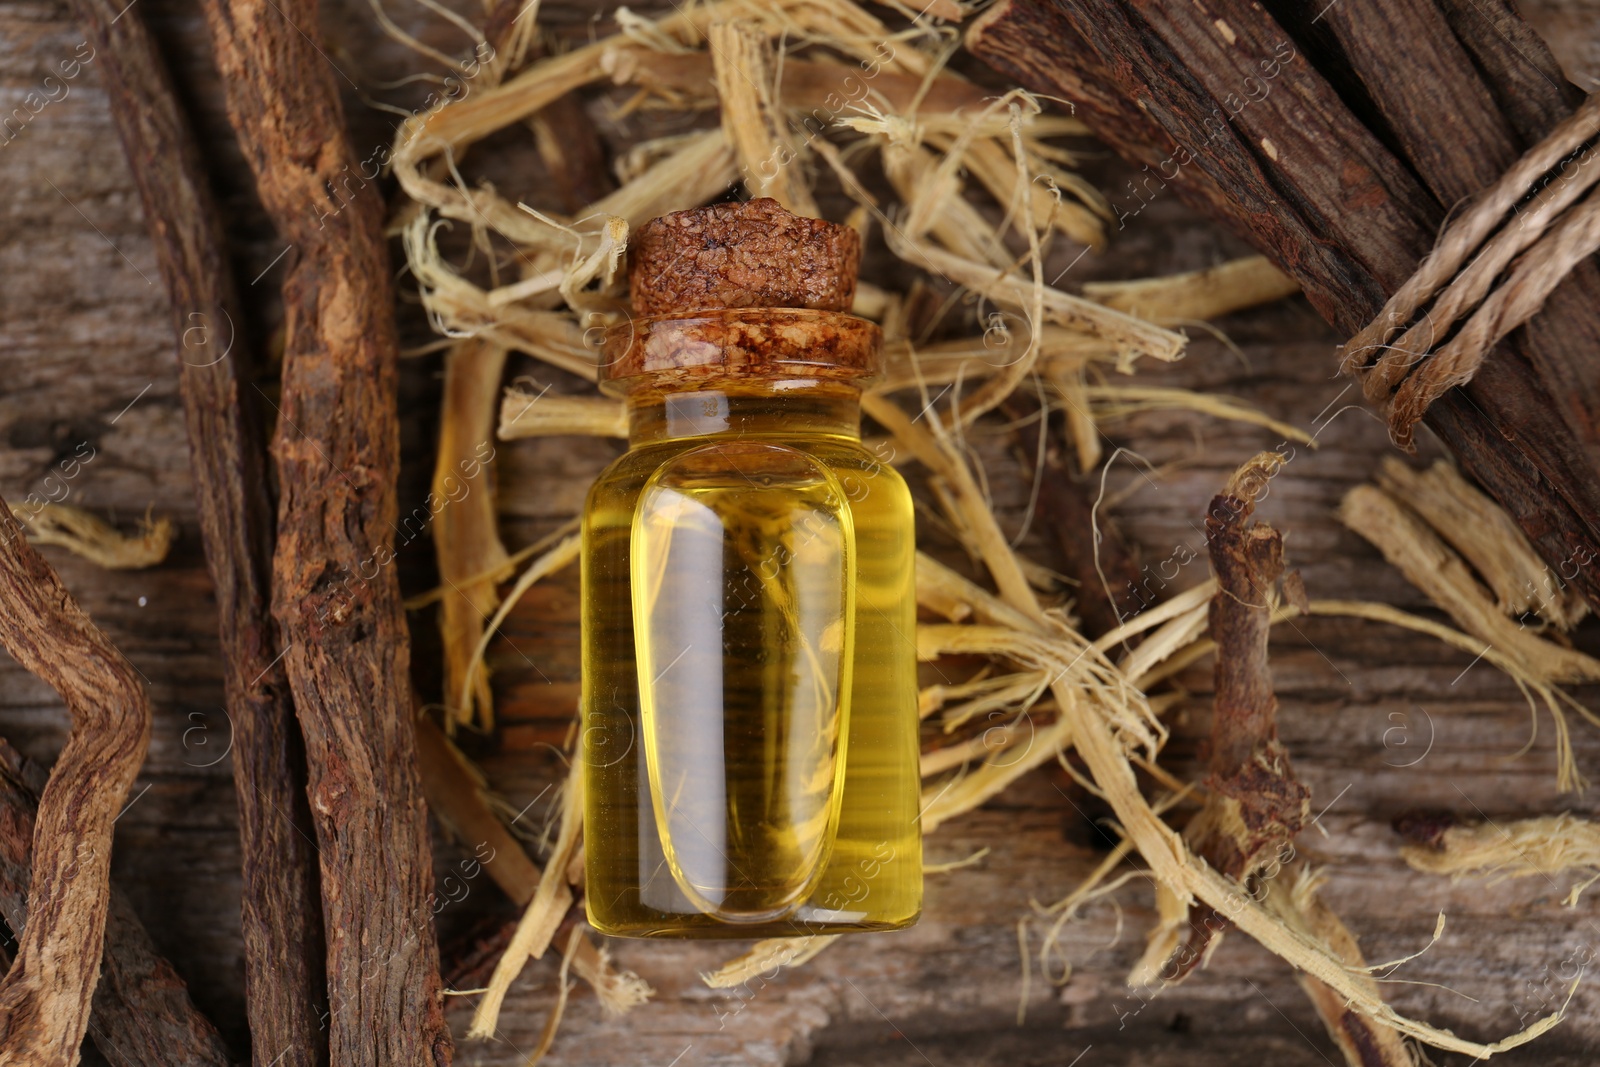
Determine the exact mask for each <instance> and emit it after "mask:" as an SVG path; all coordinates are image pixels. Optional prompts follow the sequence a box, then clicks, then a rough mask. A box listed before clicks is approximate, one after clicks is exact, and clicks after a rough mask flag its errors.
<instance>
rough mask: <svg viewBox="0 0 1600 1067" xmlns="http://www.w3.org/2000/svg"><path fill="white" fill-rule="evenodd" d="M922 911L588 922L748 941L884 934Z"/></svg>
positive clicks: (608, 928)
mask: <svg viewBox="0 0 1600 1067" xmlns="http://www.w3.org/2000/svg"><path fill="white" fill-rule="evenodd" d="M921 917H922V912H921V911H920V910H918V911H916V912H914V913H912V914H911V915H908V916H906V917H905V918H903V919H879V920H861V921H854V922H804V921H801V920H798V919H785V920H775V921H773V922H764V923H750V924H748V925H747V924H745V923H725V922H720V921H718V920H716V919H713V918H711V917H710V916H706V915H692V916H691V915H683V916H672V915H664V916H659V917H656V918H650V919H640V920H637V921H632V922H628V921H623V922H615V923H611V922H605V921H603V920H601V919H599V918H598V917H596V916H595V914H594V913H593V912H592V911H591V912H590V913H589V925H590V926H592V927H594V929H595V930H596V931H597V932H599V933H602V934H605V935H607V936H608V937H637V938H651V939H656V940H678V941H733V940H739V941H748V940H759V939H763V938H769V937H796V938H801V937H816V936H818V935H822V934H865V933H882V932H885V931H889V930H904V929H906V928H907V927H910V926H915V925H916V924H917V920H918V919H920V918H921Z"/></svg>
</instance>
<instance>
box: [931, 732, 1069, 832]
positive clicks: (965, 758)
mask: <svg viewBox="0 0 1600 1067" xmlns="http://www.w3.org/2000/svg"><path fill="white" fill-rule="evenodd" d="M1038 734H1039V728H1038V727H1037V726H1036V725H1035V724H1034V721H1033V712H1032V711H1031V710H1030V711H1024V712H1023V713H1022V714H1021V715H1019V716H1018V717H1017V718H1015V719H1013V720H1012V721H1010V722H1005V723H1000V724H998V725H995V726H991V727H989V728H988V729H987V730H985V731H983V733H981V734H978V735H977V736H976V737H969V738H967V739H966V740H965V741H957V742H956V743H955V744H953V745H946V746H945V747H944V748H936V749H931V750H929V751H925V752H923V753H922V765H921V773H922V777H924V778H932V777H933V776H934V775H938V774H943V773H944V772H946V771H953V770H955V769H956V768H957V767H960V766H961V765H962V764H964V763H971V762H972V761H973V760H976V759H986V760H988V761H989V762H990V763H991V764H994V765H996V766H1001V767H1003V766H1006V765H1007V764H1009V763H1011V762H1014V761H1020V760H1025V759H1026V758H1027V753H1026V752H1025V753H1024V754H1023V755H1022V756H1013V755H1011V754H1010V753H1009V750H1010V749H1012V748H1014V747H1015V746H1017V745H1019V744H1028V745H1031V744H1032V743H1033V742H1034V741H1035V740H1037V737H1038ZM1002 753H1005V755H1002ZM1054 754H1055V753H1053V752H1047V753H1045V754H1044V757H1043V758H1044V759H1045V760H1048V759H1049V758H1050V757H1051V756H1053V755H1054ZM961 810H963V811H966V810H969V809H968V808H966V807H963V808H962V809H961ZM926 817H927V816H926V813H924V818H926Z"/></svg>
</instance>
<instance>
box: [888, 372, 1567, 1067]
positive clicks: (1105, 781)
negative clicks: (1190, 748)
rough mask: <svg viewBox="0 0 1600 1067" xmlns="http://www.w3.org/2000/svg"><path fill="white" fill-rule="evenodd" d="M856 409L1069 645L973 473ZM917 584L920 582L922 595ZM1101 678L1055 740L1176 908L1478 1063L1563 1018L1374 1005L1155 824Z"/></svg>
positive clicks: (1320, 954)
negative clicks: (1521, 1022)
mask: <svg viewBox="0 0 1600 1067" xmlns="http://www.w3.org/2000/svg"><path fill="white" fill-rule="evenodd" d="M863 406H864V407H866V408H867V410H868V412H869V413H870V414H871V415H872V417H873V418H874V419H877V420H878V421H879V422H880V423H882V424H883V425H884V426H885V427H886V428H888V429H889V430H890V431H891V432H892V433H894V435H895V436H896V438H897V439H898V440H899V441H900V442H901V443H902V444H904V445H905V446H906V447H907V448H908V449H909V450H910V451H911V452H912V453H913V454H914V455H916V456H917V458H918V459H922V460H924V462H927V463H928V464H929V466H930V467H932V468H933V470H934V471H935V473H937V474H939V475H940V476H941V477H945V478H946V479H947V481H948V482H949V483H950V484H951V485H953V486H955V487H957V493H958V496H957V499H958V500H963V501H967V500H970V501H971V505H970V506H971V509H972V510H971V514H970V515H969V516H968V517H969V519H970V520H971V522H972V524H973V526H974V528H975V529H976V530H977V531H978V540H979V544H980V545H982V546H983V555H984V561H985V563H987V564H988V566H989V569H990V573H991V575H992V576H993V577H994V579H995V582H996V584H997V585H998V586H999V588H1000V590H1001V597H1002V598H1003V600H1004V601H1005V602H1006V603H1005V605H1004V606H1005V607H1006V609H1007V610H1008V611H1012V612H1017V613H1020V614H1021V615H1022V616H1023V617H1024V618H1026V619H1027V620H1028V626H1029V628H1030V629H1031V630H1032V631H1033V632H1034V633H1035V634H1038V635H1040V636H1041V637H1044V636H1045V635H1050V636H1066V635H1065V634H1063V631H1062V629H1061V627H1060V626H1059V625H1058V624H1056V623H1054V622H1053V621H1052V620H1050V619H1049V617H1048V616H1046V615H1045V614H1044V613H1043V611H1042V610H1041V609H1040V607H1039V604H1038V601H1037V600H1035V599H1034V597H1033V593H1032V590H1031V589H1029V587H1028V584H1027V582H1026V580H1025V579H1024V577H1023V575H1022V570H1021V568H1020V566H1019V565H1018V564H1017V561H1016V558H1015V555H1014V554H1013V553H1012V551H1011V549H1010V547H1009V546H1008V545H1007V543H1006V541H1005V538H1004V536H1003V535H1002V534H1001V533H1000V531H999V529H998V527H997V526H996V523H995V519H994V516H993V514H992V513H991V512H990V511H989V510H988V508H987V506H986V505H984V504H983V502H982V498H981V494H978V493H977V487H976V483H975V482H974V481H973V479H972V475H971V473H970V471H966V470H965V462H964V461H963V460H962V459H960V458H959V457H958V456H957V455H955V454H954V453H953V452H952V451H950V450H949V449H948V447H947V446H945V445H943V444H941V443H940V441H939V440H938V439H937V438H935V437H934V434H933V431H931V430H929V429H927V428H926V427H925V426H924V425H923V423H920V422H919V423H913V422H912V421H911V419H910V417H909V416H906V415H905V414H904V413H903V412H897V411H895V410H893V405H891V404H889V403H888V401H886V400H880V399H877V398H873V397H870V396H869V397H867V398H865V399H864V400H863ZM924 421H926V420H924ZM964 506H966V505H964ZM919 562H920V561H919ZM920 585H921V578H920V577H919V588H920ZM1102 662H1103V660H1102V659H1100V656H1099V654H1098V653H1096V651H1095V650H1094V649H1093V648H1087V649H1086V651H1085V652H1084V653H1083V654H1082V655H1081V656H1079V657H1078V658H1077V659H1075V660H1072V663H1073V665H1074V668H1075V669H1077V668H1079V665H1080V664H1081V665H1082V666H1081V669H1085V670H1099V669H1100V668H1099V667H1098V664H1099V663H1102ZM1105 669H1106V670H1108V671H1109V672H1110V673H1109V675H1106V676H1105V677H1107V679H1108V681H1107V683H1106V689H1104V690H1100V691H1097V690H1095V689H1086V688H1085V687H1084V686H1083V685H1082V683H1081V681H1080V680H1079V679H1077V678H1072V677H1070V676H1069V672H1066V671H1063V672H1061V673H1060V674H1059V675H1058V676H1057V677H1056V678H1055V679H1054V680H1053V682H1052V684H1051V690H1052V692H1053V694H1054V696H1055V698H1056V702H1057V705H1058V707H1060V708H1061V709H1062V722H1064V723H1066V724H1067V725H1066V726H1065V727H1064V731H1065V732H1066V735H1067V736H1066V737H1065V738H1063V739H1062V741H1063V743H1065V741H1067V740H1070V742H1071V744H1072V746H1073V747H1074V748H1075V749H1076V750H1077V752H1078V754H1079V755H1080V756H1081V757H1082V758H1083V761H1084V763H1085V764H1086V766H1087V767H1088V770H1089V773H1090V775H1091V776H1092V778H1093V782H1094V786H1095V788H1097V789H1098V790H1099V791H1100V793H1101V795H1102V796H1103V797H1104V799H1105V800H1106V802H1107V803H1108V804H1109V805H1110V807H1111V809H1112V811H1113V812H1114V813H1115V815H1116V817H1117V820H1118V822H1119V823H1120V824H1121V826H1122V828H1123V832H1124V833H1125V834H1126V835H1127V836H1128V838H1129V839H1130V840H1131V841H1132V842H1133V843H1134V845H1135V847H1136V848H1137V849H1138V850H1139V853H1140V855H1141V856H1143V857H1144V860H1145V862H1146V863H1148V864H1149V866H1150V870H1151V874H1152V876H1153V877H1155V878H1156V880H1157V881H1158V882H1160V883H1162V884H1164V885H1165V886H1166V887H1167V889H1168V890H1169V891H1170V892H1171V893H1172V894H1173V896H1174V899H1175V901H1176V902H1178V903H1181V904H1183V905H1185V906H1186V907H1187V906H1190V905H1192V904H1193V902H1194V901H1195V900H1199V901H1200V902H1202V903H1204V904H1205V905H1207V906H1209V907H1210V908H1211V909H1213V910H1214V911H1215V912H1217V913H1218V914H1220V915H1222V916H1224V917H1225V918H1226V919H1227V920H1228V921H1230V922H1231V923H1232V924H1233V925H1234V926H1235V927H1237V928H1238V929H1239V930H1241V931H1243V932H1244V933H1246V934H1248V935H1249V936H1251V937H1253V938H1254V939H1255V940H1257V941H1258V942H1260V943H1261V944H1262V945H1263V946H1265V947H1266V948H1267V949H1269V950H1270V951H1272V952H1274V953H1276V954H1277V955H1279V956H1281V957H1282V958H1283V959H1284V960H1286V961H1287V962H1289V963H1290V964H1292V965H1293V966H1295V967H1298V968H1299V969H1301V970H1302V971H1305V972H1306V973H1307V975H1309V976H1310V977H1312V978H1315V979H1316V980H1318V981H1320V982H1322V983H1323V984H1324V985H1326V986H1328V987H1329V988H1330V989H1332V990H1333V991H1334V992H1335V993H1337V994H1338V995H1339V996H1341V997H1342V998H1344V1000H1345V1002H1346V1003H1348V1004H1349V1005H1350V1006H1351V1007H1352V1008H1354V1009H1355V1010H1356V1011H1358V1012H1359V1013H1360V1014H1362V1015H1365V1016H1367V1017H1370V1018H1372V1019H1375V1020H1376V1021H1378V1022H1380V1023H1382V1024H1383V1025H1386V1026H1388V1027H1391V1028H1393V1029H1394V1030H1396V1031H1398V1032H1399V1033H1401V1034H1404V1035H1407V1036H1410V1037H1414V1038H1417V1039H1418V1040H1421V1041H1425V1042H1427V1043H1428V1044H1431V1045H1434V1046H1436V1047H1439V1048H1442V1049H1447V1050H1450V1051H1458V1052H1465V1053H1468V1054H1470V1055H1475V1056H1487V1055H1493V1054H1494V1053H1496V1052H1499V1051H1504V1050H1505V1049H1509V1048H1514V1047H1516V1046H1519V1045H1522V1044H1526V1043H1527V1042H1529V1041H1532V1040H1533V1039H1535V1038H1536V1037H1538V1036H1539V1035H1540V1034H1542V1033H1544V1032H1546V1031H1547V1030H1549V1029H1550V1028H1551V1027H1553V1026H1555V1025H1556V1024H1557V1023H1559V1021H1560V1014H1559V1013H1556V1014H1552V1015H1549V1016H1546V1017H1545V1018H1543V1019H1540V1020H1538V1021H1537V1022H1535V1023H1534V1024H1533V1025H1531V1026H1529V1027H1528V1028H1527V1029H1525V1030H1521V1031H1519V1032H1518V1033H1516V1034H1513V1035H1512V1036H1510V1037H1508V1038H1505V1039H1503V1040H1501V1041H1496V1042H1493V1043H1489V1044H1485V1043H1481V1042H1476V1041H1468V1040H1464V1039H1462V1038H1460V1037H1457V1036H1456V1035H1455V1034H1452V1033H1450V1032H1449V1031H1447V1030H1441V1029H1439V1028H1437V1027H1433V1026H1429V1025H1427V1024H1426V1023H1420V1022H1417V1021H1415V1020H1413V1019H1410V1018H1407V1017H1406V1016H1403V1015H1400V1014H1399V1013H1397V1012H1396V1011H1395V1010H1394V1009H1393V1008H1391V1007H1390V1006H1389V1005H1388V1004H1386V1003H1385V1002H1384V1001H1383V1000H1382V999H1381V998H1379V997H1374V996H1373V995H1372V994H1371V992H1370V990H1369V988H1368V986H1367V984H1366V975H1365V974H1364V973H1362V972H1360V971H1358V970H1355V969H1353V968H1352V967H1351V966H1350V965H1349V964H1348V963H1347V962H1346V961H1345V960H1343V959H1341V958H1340V957H1339V956H1338V955H1336V954H1335V953H1334V952H1332V951H1331V950H1330V949H1329V947H1328V946H1327V945H1326V944H1325V943H1323V942H1320V941H1318V940H1316V939H1315V938H1313V937H1311V936H1308V935H1307V934H1305V933H1303V932H1301V931H1297V930H1294V929H1292V928H1291V927H1289V926H1288V925H1287V924H1285V923H1284V922H1283V920H1282V919H1280V918H1278V917H1277V916H1275V915H1273V914H1272V913H1271V912H1269V911H1267V910H1266V909H1265V908H1263V907H1262V906H1261V905H1260V904H1258V903H1256V902H1255V901H1253V900H1252V899H1250V898H1249V897H1248V896H1247V895H1245V894H1243V893H1241V892H1240V889H1239V886H1238V884H1237V883H1236V882H1234V881H1233V880H1232V879H1229V878H1227V877H1225V876H1224V875H1222V874H1221V873H1220V872H1218V871H1215V870H1213V869H1212V868H1211V867H1210V866H1209V865H1207V864H1205V863H1204V862H1202V861H1200V860H1199V859H1198V858H1197V857H1195V856H1194V855H1193V854H1192V853H1191V852H1190V851H1189V849H1188V848H1187V847H1186V846H1185V844H1184V842H1183V840H1182V838H1181V837H1180V836H1179V835H1178V834H1177V833H1176V832H1175V831H1174V830H1173V829H1172V828H1171V827H1170V826H1168V825H1167V824H1166V823H1165V822H1164V821H1163V820H1162V818H1161V817H1160V814H1159V813H1158V812H1157V811H1156V810H1155V808H1154V807H1152V806H1151V804H1150V802H1149V801H1148V800H1146V799H1145V797H1144V796H1143V794H1142V793H1141V792H1140V790H1139V786H1138V782H1137V780H1136V779H1135V777H1134V771H1133V764H1132V762H1131V761H1130V759H1129V757H1128V741H1127V740H1126V739H1125V738H1123V737H1119V736H1118V732H1117V728H1116V727H1114V726H1113V725H1112V721H1108V718H1107V717H1102V715H1101V714H1099V713H1096V711H1095V710H1094V709H1093V708H1092V707H1091V702H1098V701H1102V700H1105V701H1116V702H1126V705H1127V707H1128V708H1129V709H1130V710H1136V709H1138V708H1139V707H1141V706H1143V707H1146V708H1147V707H1148V705H1147V703H1146V701H1145V698H1144V696H1143V694H1142V693H1140V692H1139V691H1138V690H1135V689H1133V688H1132V687H1131V686H1130V685H1129V683H1127V681H1126V679H1125V678H1124V676H1123V675H1122V674H1121V673H1120V672H1118V671H1116V669H1115V668H1112V667H1110V665H1109V664H1106V665H1105Z"/></svg>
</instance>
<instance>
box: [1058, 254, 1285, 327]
mask: <svg viewBox="0 0 1600 1067" xmlns="http://www.w3.org/2000/svg"><path fill="white" fill-rule="evenodd" d="M1299 291H1300V283H1299V282H1297V281H1295V280H1294V279H1293V278H1291V277H1289V276H1288V275H1287V274H1285V273H1283V271H1281V270H1279V269H1278V268H1277V267H1275V266H1273V265H1272V261H1271V260H1269V259H1267V257H1266V256H1244V257H1243V258H1240V259H1230V260H1228V261H1227V262H1226V263H1219V264H1217V265H1216V266H1214V267H1206V268H1204V269H1203V270H1192V271H1186V272H1184V273H1182V274H1168V275H1165V276H1162V277H1159V278H1136V279H1134V280H1132V281H1116V282H1085V283H1084V286H1083V295H1084V296H1085V297H1087V298H1088V299H1090V300H1094V301H1096V302H1098V303H1101V304H1104V305H1105V306H1106V307H1111V308H1116V309H1117V310H1118V311H1126V312H1127V313H1128V314H1130V315H1137V316H1139V317H1140V318H1141V319H1148V320H1149V321H1151V322H1154V323H1157V324H1159V325H1162V326H1181V325H1183V324H1184V323H1186V322H1209V321H1210V320H1211V319H1217V318H1221V317H1222V316H1224V315H1229V314H1232V313H1233V312H1235V311H1243V310H1244V309H1246V308H1252V307H1257V306H1259V305H1261V304H1270V303H1272V302H1273V301H1275V300H1282V299H1283V298H1284V297H1286V296H1293V295H1294V294H1295V293H1298V292H1299Z"/></svg>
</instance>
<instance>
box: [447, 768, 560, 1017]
mask: <svg viewBox="0 0 1600 1067" xmlns="http://www.w3.org/2000/svg"><path fill="white" fill-rule="evenodd" d="M582 826H583V773H582V769H581V768H577V767H575V768H574V773H571V774H569V775H567V783H566V786H565V788H564V789H563V790H562V793H561V829H560V830H559V831H558V832H557V834H556V843H555V847H554V848H552V849H551V850H550V860H549V862H548V863H546V864H545V877H543V878H541V879H540V880H539V886H538V888H537V889H536V890H535V892H534V895H533V900H531V901H530V902H529V903H528V907H527V909H526V910H525V911H524V912H523V913H522V921H521V922H519V923H518V924H517V931H516V933H515V934H513V935H512V937H511V944H509V945H508V946H506V951H505V954H504V955H502V956H501V957H500V961H499V962H498V963H496V964H495V966H494V974H493V976H492V977H491V978H490V979H489V988H488V990H487V991H486V992H485V993H484V995H483V999H482V1000H480V1001H479V1002H478V1007H477V1010H476V1011H474V1012H473V1013H472V1026H471V1028H469V1029H468V1031H467V1036H468V1037H472V1038H487V1037H493V1036H494V1032H495V1026H496V1025H497V1024H498V1022H499V1020H500V1008H501V1006H502V1005H503V1004H504V1003H505V999H506V994H507V993H508V992H510V990H511V983H512V982H514V981H515V980H516V978H517V975H519V974H521V973H522V968H523V967H525V966H526V965H527V963H528V961H529V960H530V959H535V960H536V959H539V958H540V957H542V956H543V955H544V953H545V950H546V949H547V948H549V947H550V942H551V939H552V938H554V937H555V934H556V930H557V929H558V928H559V927H560V925H561V920H562V919H563V918H565V917H566V914H567V911H568V909H570V908H571V907H572V890H571V888H569V887H568V885H567V879H566V871H567V866H568V864H570V863H571V862H572V857H573V856H574V855H575V854H576V852H577V848H578V839H579V834H580V830H581V828H582Z"/></svg>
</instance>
